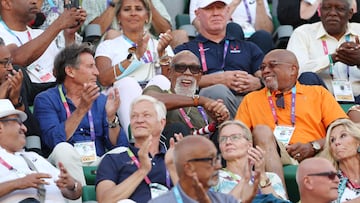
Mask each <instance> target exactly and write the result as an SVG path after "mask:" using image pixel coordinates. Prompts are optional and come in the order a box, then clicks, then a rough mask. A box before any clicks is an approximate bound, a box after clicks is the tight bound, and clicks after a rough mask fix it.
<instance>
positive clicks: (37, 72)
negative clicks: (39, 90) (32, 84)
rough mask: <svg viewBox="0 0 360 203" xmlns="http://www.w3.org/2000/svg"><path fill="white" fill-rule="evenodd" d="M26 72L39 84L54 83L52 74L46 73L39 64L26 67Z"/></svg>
mask: <svg viewBox="0 0 360 203" xmlns="http://www.w3.org/2000/svg"><path fill="white" fill-rule="evenodd" d="M27 70H28V71H29V72H30V73H31V74H32V75H33V76H34V77H35V78H36V79H37V80H38V81H40V82H43V83H45V82H51V81H54V79H55V78H54V76H53V75H52V73H49V72H47V70H45V69H44V68H43V67H41V66H40V65H39V64H36V65H34V64H33V65H30V66H29V67H27Z"/></svg>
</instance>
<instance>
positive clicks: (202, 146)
mask: <svg viewBox="0 0 360 203" xmlns="http://www.w3.org/2000/svg"><path fill="white" fill-rule="evenodd" d="M173 154H174V155H173V157H174V158H173V159H174V160H173V161H174V163H173V164H174V165H175V166H174V167H175V168H176V171H177V175H178V176H179V177H178V179H179V181H178V183H177V184H176V185H175V186H174V187H173V188H172V189H171V191H169V192H167V193H166V194H164V195H162V196H160V197H158V198H155V199H153V200H150V201H149V202H150V203H162V202H201V203H210V202H212V203H231V202H234V203H237V202H251V200H252V199H253V198H254V197H255V195H256V191H257V185H258V184H259V181H260V174H259V173H255V175H254V177H253V178H254V182H253V183H250V178H251V176H250V170H246V169H245V168H246V167H244V171H246V172H245V173H246V174H247V176H246V177H244V178H242V179H241V181H240V182H239V185H241V186H242V187H241V188H242V189H241V194H240V195H239V196H240V198H241V199H240V200H237V199H235V198H234V197H233V196H231V195H229V194H224V193H220V192H214V191H211V190H209V189H210V187H211V186H214V185H216V184H217V182H218V178H219V169H221V167H222V166H221V156H219V154H218V152H217V149H216V147H215V145H214V144H213V143H212V142H211V141H210V140H209V139H207V138H205V137H202V136H187V137H185V138H183V139H182V140H180V141H179V142H178V143H177V144H176V145H175V148H174V153H173ZM168 167H169V165H168ZM240 170H242V169H240Z"/></svg>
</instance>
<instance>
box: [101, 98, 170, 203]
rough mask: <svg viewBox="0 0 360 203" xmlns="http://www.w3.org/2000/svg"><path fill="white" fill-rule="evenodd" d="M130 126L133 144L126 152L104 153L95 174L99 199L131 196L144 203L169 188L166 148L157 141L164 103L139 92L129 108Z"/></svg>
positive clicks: (162, 127) (164, 110)
mask: <svg viewBox="0 0 360 203" xmlns="http://www.w3.org/2000/svg"><path fill="white" fill-rule="evenodd" d="M130 108H131V109H130V128H131V134H132V135H133V137H134V140H135V143H134V144H130V145H129V148H128V149H127V151H125V152H122V153H117V154H107V155H106V156H105V157H104V158H103V160H102V161H101V163H100V165H99V168H98V170H97V174H96V195H97V200H98V201H99V202H118V201H119V200H123V199H131V200H133V201H135V202H147V201H148V200H150V199H151V198H153V197H155V196H157V195H159V194H161V193H163V192H166V191H167V190H168V189H170V188H171V186H172V183H171V181H170V173H171V171H168V170H166V167H165V161H164V158H165V153H166V147H165V146H164V145H162V144H160V136H161V132H162V130H163V129H164V126H165V123H166V120H165V117H166V108H165V105H164V104H163V103H162V102H160V101H158V100H157V99H155V98H153V97H150V96H147V95H141V96H140V97H138V98H136V99H135V100H134V101H133V102H132V103H131V107H130Z"/></svg>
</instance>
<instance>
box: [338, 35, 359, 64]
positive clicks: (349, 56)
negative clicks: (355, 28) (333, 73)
mask: <svg viewBox="0 0 360 203" xmlns="http://www.w3.org/2000/svg"><path fill="white" fill-rule="evenodd" d="M335 61H340V62H342V63H344V64H347V65H349V66H356V65H360V43H359V38H358V37H356V38H355V42H344V43H342V44H341V45H340V47H339V48H338V49H337V50H336V55H335Z"/></svg>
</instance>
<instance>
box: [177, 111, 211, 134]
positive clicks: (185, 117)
mask: <svg viewBox="0 0 360 203" xmlns="http://www.w3.org/2000/svg"><path fill="white" fill-rule="evenodd" d="M197 109H198V111H199V113H200V114H201V116H202V118H203V119H204V121H205V123H206V125H208V124H209V122H208V120H207V116H206V113H205V111H204V109H203V108H202V107H201V106H198V107H197ZM179 111H180V114H181V116H182V117H183V118H184V120H185V122H186V124H187V125H188V126H189V128H190V129H195V128H194V125H193V124H192V123H191V121H190V118H189V116H187V115H186V113H185V111H184V109H183V108H179Z"/></svg>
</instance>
